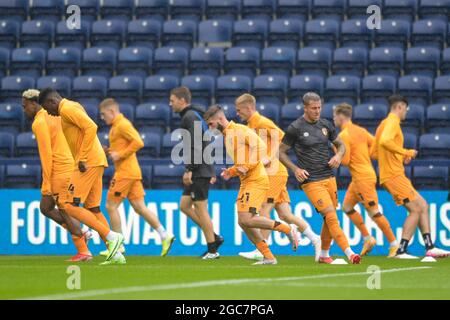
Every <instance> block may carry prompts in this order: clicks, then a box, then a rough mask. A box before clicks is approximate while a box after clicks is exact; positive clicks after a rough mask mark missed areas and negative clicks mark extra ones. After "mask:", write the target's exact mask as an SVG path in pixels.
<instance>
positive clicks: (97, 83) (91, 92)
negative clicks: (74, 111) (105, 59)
mask: <svg viewBox="0 0 450 320" xmlns="http://www.w3.org/2000/svg"><path fill="white" fill-rule="evenodd" d="M107 86H108V82H107V80H106V79H105V78H104V77H98V76H80V77H76V78H75V79H73V82H72V99H74V100H76V101H80V100H82V101H83V102H91V103H94V104H98V103H100V101H101V100H102V99H103V98H105V97H106V88H107Z"/></svg>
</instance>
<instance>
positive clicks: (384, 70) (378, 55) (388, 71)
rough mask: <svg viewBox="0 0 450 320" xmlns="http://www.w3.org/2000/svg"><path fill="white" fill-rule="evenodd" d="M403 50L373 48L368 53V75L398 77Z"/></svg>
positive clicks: (401, 65)
mask: <svg viewBox="0 0 450 320" xmlns="http://www.w3.org/2000/svg"><path fill="white" fill-rule="evenodd" d="M403 61H404V59H403V50H402V49H400V48H395V47H393V48H373V49H372V50H370V53H369V65H368V67H367V69H368V72H369V74H374V75H387V76H394V77H398V76H399V75H400V73H401V70H402V69H403Z"/></svg>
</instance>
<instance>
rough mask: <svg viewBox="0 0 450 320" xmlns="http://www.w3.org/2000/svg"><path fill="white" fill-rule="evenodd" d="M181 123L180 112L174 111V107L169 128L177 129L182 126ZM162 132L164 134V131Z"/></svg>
mask: <svg viewBox="0 0 450 320" xmlns="http://www.w3.org/2000/svg"><path fill="white" fill-rule="evenodd" d="M180 125H181V117H180V114H179V113H177V112H175V111H173V109H172V111H171V115H170V128H169V129H170V130H171V131H173V130H176V129H178V128H179V127H180ZM162 134H164V133H162Z"/></svg>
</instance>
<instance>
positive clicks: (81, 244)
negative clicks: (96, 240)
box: [72, 235, 90, 254]
mask: <svg viewBox="0 0 450 320" xmlns="http://www.w3.org/2000/svg"><path fill="white" fill-rule="evenodd" d="M72 241H73V244H74V245H75V248H77V250H78V253H82V254H90V252H89V249H88V247H87V245H86V241H84V238H80V237H77V236H74V235H72Z"/></svg>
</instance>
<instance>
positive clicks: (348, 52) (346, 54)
mask: <svg viewBox="0 0 450 320" xmlns="http://www.w3.org/2000/svg"><path fill="white" fill-rule="evenodd" d="M367 60H368V55H367V50H366V49H364V48H338V49H336V50H334V53H333V62H332V65H331V71H332V73H333V74H339V75H340V74H342V75H351V76H358V77H362V76H363V75H364V73H365V70H366V66H367Z"/></svg>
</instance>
